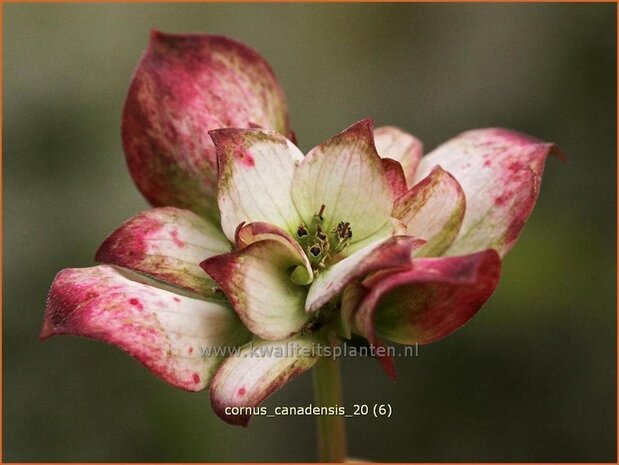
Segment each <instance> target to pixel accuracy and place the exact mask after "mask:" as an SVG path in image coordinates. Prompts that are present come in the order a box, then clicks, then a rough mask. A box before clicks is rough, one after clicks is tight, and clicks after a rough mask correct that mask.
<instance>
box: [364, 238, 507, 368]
mask: <svg viewBox="0 0 619 465" xmlns="http://www.w3.org/2000/svg"><path fill="white" fill-rule="evenodd" d="M500 271H501V259H500V257H499V255H498V254H497V252H496V251H495V250H493V249H489V250H485V251H483V252H478V253H474V254H471V255H464V256H459V257H439V258H417V259H414V260H413V266H412V267H411V268H410V269H408V270H404V271H392V272H386V273H379V274H377V275H375V276H372V277H370V278H368V279H367V280H366V281H365V282H364V283H363V284H364V286H365V287H366V288H367V289H369V291H368V292H367V294H366V295H365V296H364V298H363V299H362V300H361V303H360V304H359V308H358V311H357V312H356V313H355V326H356V328H357V329H358V330H359V331H360V332H361V334H363V335H364V336H365V337H367V338H368V340H369V341H370V343H372V344H374V345H381V342H380V340H379V337H383V338H385V339H389V340H391V341H394V342H398V343H400V344H416V343H418V344H427V343H430V342H433V341H436V340H439V339H442V338H444V337H445V336H448V335H449V334H451V333H452V332H454V331H455V330H457V329H458V328H460V327H462V326H463V325H464V324H465V323H466V322H468V321H469V320H470V319H471V318H472V317H473V316H474V315H475V314H476V313H477V311H478V310H479V309H480V307H481V306H482V305H483V304H484V303H485V302H486V301H487V300H488V298H490V296H491V295H492V293H493V292H494V289H495V288H496V286H497V284H498V282H499V275H500ZM381 361H382V362H383V364H384V366H385V368H386V369H387V372H388V373H392V374H393V373H395V371H394V369H393V361H392V360H391V359H389V358H386V357H385V358H383V359H382V360H381Z"/></svg>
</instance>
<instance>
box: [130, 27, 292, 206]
mask: <svg viewBox="0 0 619 465" xmlns="http://www.w3.org/2000/svg"><path fill="white" fill-rule="evenodd" d="M229 126H235V127H256V126H259V127H263V128H266V129H274V130H276V131H280V132H282V133H283V134H289V132H290V128H289V126H288V113H287V109H286V102H285V99H284V95H283V92H282V90H281V88H280V86H279V84H278V82H277V80H276V78H275V76H274V74H273V71H272V70H271V68H270V67H269V65H268V64H267V63H266V62H265V61H264V59H263V58H262V57H261V56H260V55H259V54H258V53H257V52H255V51H254V50H252V49H250V48H249V47H247V46H245V45H243V44H240V43H238V42H235V41H233V40H230V39H227V38H225V37H221V36H210V35H199V34H164V33H161V32H158V31H153V32H152V34H151V39H150V44H149V46H148V49H147V51H146V53H145V54H144V56H143V57H142V59H141V61H140V63H139V65H138V67H137V70H136V71H135V74H134V76H133V81H132V83H131V87H130V89H129V94H128V96H127V100H126V102H125V109H124V113H123V128H122V134H123V145H124V149H125V154H126V157H127V163H128V165H129V170H130V171H131V175H132V176H133V179H134V180H135V182H136V184H137V186H138V188H139V189H140V191H141V192H142V194H144V196H145V197H146V198H147V199H148V201H149V202H150V203H151V204H152V205H154V206H168V205H170V206H176V207H181V208H188V209H190V210H193V211H194V212H196V213H199V214H201V215H204V216H209V217H212V218H217V217H218V213H217V204H216V201H215V195H216V186H217V175H216V174H217V173H216V159H215V148H214V146H213V143H212V142H211V139H210V137H209V135H208V131H209V130H212V129H217V128H221V127H229Z"/></svg>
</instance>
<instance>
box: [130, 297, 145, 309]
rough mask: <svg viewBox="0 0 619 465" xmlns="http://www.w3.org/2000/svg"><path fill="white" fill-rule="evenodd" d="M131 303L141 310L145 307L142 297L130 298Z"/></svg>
mask: <svg viewBox="0 0 619 465" xmlns="http://www.w3.org/2000/svg"><path fill="white" fill-rule="evenodd" d="M129 303H130V304H131V305H133V306H134V307H137V308H138V309H139V310H143V309H144V305H142V302H140V299H136V298H135V297H133V298H131V299H129Z"/></svg>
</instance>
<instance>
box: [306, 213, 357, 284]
mask: <svg viewBox="0 0 619 465" xmlns="http://www.w3.org/2000/svg"><path fill="white" fill-rule="evenodd" d="M324 212H325V206H324V205H321V207H320V210H319V211H318V213H316V214H315V215H314V217H313V218H312V221H311V223H310V224H309V225H306V224H304V223H301V224H300V225H299V227H298V228H297V232H296V239H297V241H298V243H299V245H300V246H301V248H303V250H304V252H305V255H307V257H308V258H309V261H310V263H311V265H312V270H313V271H314V273H315V274H318V273H320V271H321V270H323V269H325V268H327V267H328V266H329V265H330V264H331V263H332V262H333V260H334V259H335V257H336V256H337V255H338V254H339V253H340V252H342V251H343V250H344V249H345V248H346V247H348V245H349V244H350V241H351V239H352V229H351V228H350V223H348V222H346V221H340V222H339V223H338V225H337V226H336V227H335V228H334V229H332V230H331V231H327V230H326V229H325V227H324V223H325V217H324Z"/></svg>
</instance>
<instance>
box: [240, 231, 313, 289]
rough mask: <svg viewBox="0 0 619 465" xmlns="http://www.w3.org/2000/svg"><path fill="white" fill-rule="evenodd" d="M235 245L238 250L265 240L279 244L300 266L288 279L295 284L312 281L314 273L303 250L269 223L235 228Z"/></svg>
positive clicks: (291, 238)
mask: <svg viewBox="0 0 619 465" xmlns="http://www.w3.org/2000/svg"><path fill="white" fill-rule="evenodd" d="M235 236H236V245H237V247H239V248H245V247H247V246H248V245H250V244H253V243H254V242H259V241H264V240H267V239H270V240H274V241H278V242H281V243H282V244H283V245H285V246H286V247H288V248H289V249H290V251H291V252H292V253H293V254H295V255H296V257H297V258H298V261H299V263H301V265H299V266H297V268H296V269H295V270H294V271H293V272H292V273H291V275H290V278H291V279H292V281H293V282H295V283H296V284H309V283H311V282H312V280H313V279H314V272H313V271H312V265H311V263H310V261H309V259H308V258H307V255H305V252H303V249H302V248H301V246H300V245H299V243H298V242H297V241H295V240H294V238H293V237H292V236H291V235H290V234H288V233H287V232H286V231H284V230H283V229H281V228H278V227H277V226H273V225H272V224H270V223H263V222H260V221H258V222H255V223H249V224H246V225H242V226H241V227H240V228H237V231H236V233H235Z"/></svg>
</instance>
